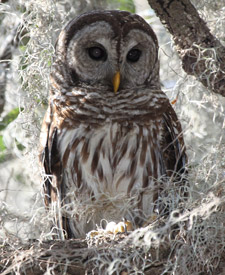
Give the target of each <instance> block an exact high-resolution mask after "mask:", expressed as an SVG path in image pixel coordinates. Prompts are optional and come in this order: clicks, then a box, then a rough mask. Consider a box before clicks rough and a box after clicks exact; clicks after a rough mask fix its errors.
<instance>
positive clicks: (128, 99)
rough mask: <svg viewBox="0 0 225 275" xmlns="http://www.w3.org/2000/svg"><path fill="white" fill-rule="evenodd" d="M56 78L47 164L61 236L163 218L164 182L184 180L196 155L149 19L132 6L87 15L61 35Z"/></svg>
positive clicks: (43, 150) (45, 145) (44, 155)
mask: <svg viewBox="0 0 225 275" xmlns="http://www.w3.org/2000/svg"><path fill="white" fill-rule="evenodd" d="M50 83H51V88H50V96H49V104H48V109H47V112H46V115H45V118H44V122H43V126H42V130H41V146H40V163H41V165H42V167H43V170H44V192H45V204H46V206H47V208H48V209H51V210H53V213H54V215H53V216H54V219H55V228H56V229H57V234H58V237H60V238H74V237H82V236H84V235H85V234H86V233H87V232H88V231H90V230H92V229H94V227H95V225H96V224H99V223H100V222H101V220H102V219H106V220H108V221H115V222H118V221H120V220H121V219H122V218H123V217H124V218H126V219H129V220H131V221H132V223H133V225H134V228H135V227H139V226H142V225H143V224H144V223H145V222H146V221H148V219H149V218H150V217H151V215H152V214H154V213H157V214H158V215H160V214H162V212H163V211H164V210H165V209H164V207H163V200H162V198H161V193H162V191H163V187H164V184H168V183H172V182H175V181H177V182H179V181H181V180H182V177H183V175H184V174H185V173H186V172H185V171H186V168H185V165H186V162H187V159H186V153H185V146H184V141H183V137H182V129H181V125H180V123H179V121H178V118H177V116H176V114H175V112H174V110H173V108H172V106H171V105H170V102H169V100H168V98H167V96H166V95H165V93H164V92H162V90H161V87H160V82H159V60H158V42H157V38H156V35H155V33H154V32H153V30H152V29H151V27H150V26H149V24H147V23H146V22H145V21H144V19H142V18H141V17H140V16H138V15H135V14H131V13H129V12H125V11H117V10H114V11H93V12H90V13H85V14H83V15H80V16H79V17H77V18H75V19H74V20H72V21H71V22H69V23H68V24H67V25H66V27H65V28H64V29H63V30H62V31H61V33H60V35H59V38H58V41H57V43H56V51H55V58H54V63H53V65H52V72H51V76H50ZM163 209H164V210H163Z"/></svg>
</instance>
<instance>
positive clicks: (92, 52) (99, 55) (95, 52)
mask: <svg viewBox="0 0 225 275" xmlns="http://www.w3.org/2000/svg"><path fill="white" fill-rule="evenodd" d="M88 54H89V56H90V58H92V59H94V60H97V61H98V60H104V61H105V60H106V58H107V54H106V51H105V50H104V49H102V48H100V47H91V48H89V49H88Z"/></svg>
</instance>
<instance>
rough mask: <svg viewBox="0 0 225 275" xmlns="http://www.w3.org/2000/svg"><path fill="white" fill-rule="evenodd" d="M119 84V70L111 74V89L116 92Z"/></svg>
mask: <svg viewBox="0 0 225 275" xmlns="http://www.w3.org/2000/svg"><path fill="white" fill-rule="evenodd" d="M119 86H120V72H119V71H118V72H116V73H115V74H114V76H113V89H114V93H115V94H116V93H117V91H118V89H119Z"/></svg>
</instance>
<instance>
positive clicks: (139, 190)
mask: <svg viewBox="0 0 225 275" xmlns="http://www.w3.org/2000/svg"><path fill="white" fill-rule="evenodd" d="M157 128H158V126H157V123H156V122H155V123H154V125H148V126H140V125H138V124H137V123H130V124H128V125H126V126H125V125H120V124H119V123H106V124H105V125H104V126H101V127H98V128H90V127H87V126H86V125H84V124H81V125H80V126H79V127H78V128H76V129H72V130H68V129H63V130H62V131H61V132H60V133H59V149H60V155H61V159H62V163H63V166H64V174H65V175H64V178H65V181H64V182H65V183H66V185H67V186H66V188H67V191H66V193H67V194H70V196H69V197H68V198H67V203H71V202H72V201H74V200H75V197H76V200H77V199H78V198H79V204H81V205H82V204H88V201H89V200H91V204H92V218H91V219H92V221H93V222H95V223H98V222H99V221H100V217H101V219H102V218H106V217H107V219H110V218H111V219H113V220H118V221H119V220H121V218H122V217H124V216H125V217H127V218H130V216H131V212H132V217H133V218H134V217H135V215H134V213H133V211H131V208H133V210H134V209H135V208H136V210H137V209H138V211H139V212H140V211H143V212H144V213H145V215H147V216H148V215H150V214H151V213H152V211H153V205H152V204H151V203H150V202H153V201H154V184H155V181H154V179H159V178H160V176H161V175H162V173H163V169H162V167H163V164H162V161H161V159H162V157H161V153H160V144H159V143H160V137H159V136H158V137H157V136H156V135H157V134H156V133H159V131H158V130H159V129H157ZM81 190H82V192H80V191H81ZM149 190H151V192H149ZM78 192H79V194H80V195H79V197H77V196H76V194H77V193H78ZM72 194H74V198H71V196H73V195H72ZM81 194H82V196H81ZM140 196H141V197H142V200H141V201H142V204H141V205H140V202H139V201H140ZM133 197H134V198H135V200H136V201H135V202H134V201H132V198H133ZM145 197H146V198H145ZM107 198H110V200H114V203H116V206H115V205H114V209H113V205H112V207H111V208H112V209H110V210H109V207H110V203H109V202H108V201H107ZM68 200H69V201H68ZM125 200H127V201H129V202H131V201H132V205H129V206H128V207H127V208H128V209H124V205H126V203H124V202H125ZM101 201H102V203H104V202H105V204H107V209H106V208H104V207H103V208H102V209H105V213H101V214H99V211H98V210H97V209H96V211H95V209H94V208H95V207H94V205H95V203H96V204H97V205H99V204H101ZM118 204H121V208H120V207H118ZM120 209H121V211H120ZM86 212H88V211H86ZM101 212H102V210H101ZM103 212H104V211H103ZM121 212H122V213H121ZM93 213H94V214H93ZM110 213H111V214H110ZM136 214H137V213H136ZM137 215H139V216H140V213H138V214H137ZM98 216H99V218H98ZM87 230H88V229H87Z"/></svg>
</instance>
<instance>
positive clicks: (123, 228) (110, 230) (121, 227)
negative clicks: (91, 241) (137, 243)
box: [87, 219, 133, 238]
mask: <svg viewBox="0 0 225 275" xmlns="http://www.w3.org/2000/svg"><path fill="white" fill-rule="evenodd" d="M132 230H133V226H132V223H131V222H130V221H129V220H126V219H124V221H121V222H119V223H115V222H109V223H108V224H107V225H106V228H105V229H98V230H92V231H90V232H89V233H88V234H87V237H88V238H94V237H96V236H99V235H107V234H114V235H116V234H118V233H127V232H129V231H132Z"/></svg>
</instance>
